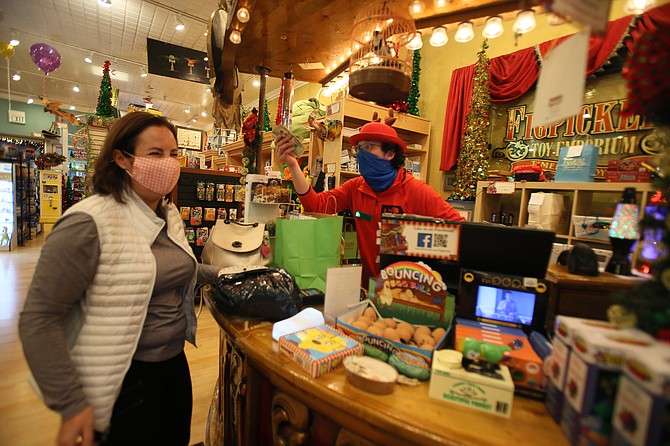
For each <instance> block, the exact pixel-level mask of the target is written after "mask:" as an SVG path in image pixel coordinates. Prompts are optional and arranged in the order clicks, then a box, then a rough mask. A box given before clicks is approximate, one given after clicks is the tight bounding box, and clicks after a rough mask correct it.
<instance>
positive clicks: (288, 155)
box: [275, 135, 298, 168]
mask: <svg viewBox="0 0 670 446" xmlns="http://www.w3.org/2000/svg"><path fill="white" fill-rule="evenodd" d="M275 145H276V146H277V155H278V156H279V159H280V161H281V162H282V163H284V164H286V165H287V166H288V167H289V168H290V167H292V166H298V160H297V159H296V158H295V155H294V153H293V150H294V147H293V142H292V138H291V136H290V135H285V136H281V137H279V138H275Z"/></svg>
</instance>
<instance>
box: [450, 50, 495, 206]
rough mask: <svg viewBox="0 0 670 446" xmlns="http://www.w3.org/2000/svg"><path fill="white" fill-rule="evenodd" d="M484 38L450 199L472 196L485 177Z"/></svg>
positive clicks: (487, 100)
mask: <svg viewBox="0 0 670 446" xmlns="http://www.w3.org/2000/svg"><path fill="white" fill-rule="evenodd" d="M487 48H488V42H487V40H486V39H484V42H483V43H482V48H481V50H479V52H478V53H477V64H476V65H475V84H474V87H473V90H472V100H471V101H470V113H469V114H468V116H467V118H466V120H465V132H464V133H463V141H462V148H461V152H460V154H459V155H458V167H457V169H456V183H455V185H454V192H453V194H452V195H451V197H450V199H452V200H474V199H475V196H476V195H477V194H476V192H477V190H476V189H477V181H480V180H485V179H486V178H487V177H488V170H489V150H488V134H489V124H490V121H489V107H490V95H489V58H488V56H487V55H486V49H487Z"/></svg>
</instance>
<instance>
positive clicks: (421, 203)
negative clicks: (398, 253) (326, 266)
mask: <svg viewBox="0 0 670 446" xmlns="http://www.w3.org/2000/svg"><path fill="white" fill-rule="evenodd" d="M330 196H334V197H335V198H336V200H337V212H342V211H344V210H347V209H349V210H350V211H351V213H352V215H356V212H359V213H360V216H357V217H356V237H357V239H358V249H359V250H360V253H361V262H362V263H363V281H362V284H363V286H364V287H365V288H367V285H368V278H369V277H371V276H376V275H378V274H379V230H380V227H381V226H380V223H381V217H382V213H384V212H390V213H395V214H399V213H405V214H417V215H425V216H429V217H437V218H443V219H446V220H459V221H461V220H464V219H463V217H461V215H460V214H459V213H458V211H456V210H455V209H454V208H452V207H451V206H449V203H447V202H446V201H445V200H444V198H442V197H441V196H440V194H438V193H437V192H436V191H435V190H434V189H433V188H432V187H430V186H429V185H427V184H426V183H424V182H423V181H421V180H417V179H416V178H414V177H413V176H412V175H410V174H408V173H407V172H406V171H405V169H403V168H401V169H400V170H399V171H398V176H397V177H396V179H395V181H394V183H393V184H392V185H391V187H389V188H388V189H387V190H385V191H384V192H380V193H376V192H375V191H373V190H372V188H371V187H370V185H368V183H366V182H365V180H364V179H363V177H357V178H354V179H351V180H349V181H347V182H346V183H344V184H343V185H341V186H340V187H338V188H335V189H333V190H329V191H327V192H321V193H316V192H315V191H314V189H312V188H310V189H309V191H308V192H307V193H306V194H305V195H301V196H300V202H301V203H302V205H303V207H304V208H305V211H307V212H327V213H331V214H332V213H333V207H334V205H333V200H332V199H331V200H330V203H329V206H330V207H329V208H327V204H326V203H328V197H330Z"/></svg>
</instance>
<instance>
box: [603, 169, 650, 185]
mask: <svg viewBox="0 0 670 446" xmlns="http://www.w3.org/2000/svg"><path fill="white" fill-rule="evenodd" d="M605 182H607V183H649V182H651V172H646V171H645V172H629V171H624V170H607V171H605Z"/></svg>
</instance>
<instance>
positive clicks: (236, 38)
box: [228, 29, 242, 45]
mask: <svg viewBox="0 0 670 446" xmlns="http://www.w3.org/2000/svg"><path fill="white" fill-rule="evenodd" d="M228 38H229V39H230V41H231V42H233V43H234V44H235V45H238V44H239V43H240V42H242V35H241V34H240V32H239V31H238V30H236V29H234V30H232V31H231V32H230V37H228Z"/></svg>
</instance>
